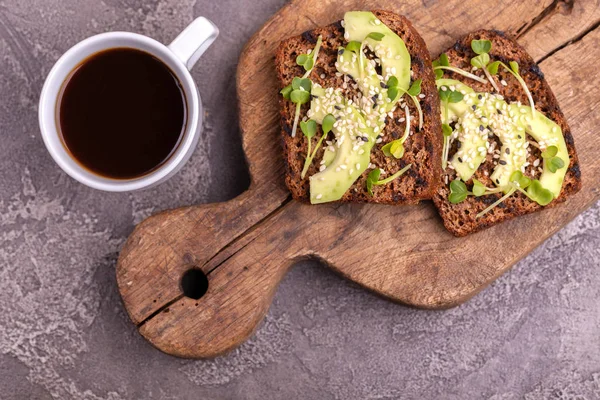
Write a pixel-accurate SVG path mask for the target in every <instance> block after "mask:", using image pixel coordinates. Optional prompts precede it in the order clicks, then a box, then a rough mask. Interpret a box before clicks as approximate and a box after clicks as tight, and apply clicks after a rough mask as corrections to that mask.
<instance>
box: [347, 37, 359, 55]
mask: <svg viewBox="0 0 600 400" xmlns="http://www.w3.org/2000/svg"><path fill="white" fill-rule="evenodd" d="M360 45H361V43H360V42H357V41H356V40H353V41H351V42H349V43H348V45H347V46H346V50H348V51H351V52H354V53H357V54H358V52H359V51H360Z"/></svg>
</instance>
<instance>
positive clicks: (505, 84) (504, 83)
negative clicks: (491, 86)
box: [500, 79, 508, 86]
mask: <svg viewBox="0 0 600 400" xmlns="http://www.w3.org/2000/svg"><path fill="white" fill-rule="evenodd" d="M500 83H501V84H502V86H508V83H506V81H505V80H504V79H502V80H501V81H500Z"/></svg>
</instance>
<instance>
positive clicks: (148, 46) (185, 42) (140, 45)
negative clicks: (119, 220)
mask: <svg viewBox="0 0 600 400" xmlns="http://www.w3.org/2000/svg"><path fill="white" fill-rule="evenodd" d="M218 35H219V30H218V28H217V27H216V26H215V25H214V24H213V23H212V22H210V21H209V20H208V19H206V18H203V17H200V18H197V19H196V20H194V21H193V22H192V23H191V24H190V25H189V26H188V27H187V28H186V29H185V30H184V31H183V32H182V33H181V34H180V35H179V36H178V37H177V38H176V39H175V40H174V41H173V43H171V44H170V45H169V46H165V45H163V44H161V43H159V42H157V41H156V40H154V39H151V38H149V37H147V36H143V35H139V34H136V33H130V32H108V33H102V34H99V35H96V36H92V37H90V38H88V39H85V40H83V41H81V42H79V43H78V44H76V45H75V46H73V47H72V48H71V49H70V50H68V51H67V52H66V53H65V54H64V55H63V56H62V57H61V58H60V59H59V60H58V61H57V62H56V64H55V65H54V67H53V68H52V70H51V71H50V73H49V74H48V77H47V78H46V82H45V83H44V88H43V89H42V94H41V97H40V105H39V120H40V129H41V132H42V138H43V139H44V143H45V144H46V147H47V148H48V151H49V152H50V155H51V156H52V158H53V159H54V161H56V163H57V164H58V165H59V166H60V167H61V168H62V169H63V170H64V171H65V172H66V173H67V174H69V175H70V176H71V177H72V178H74V179H76V180H77V181H79V182H81V183H83V184H85V185H87V186H90V187H92V188H95V189H100V190H105V191H109V192H126V191H131V190H138V189H144V188H148V187H151V186H154V185H157V184H159V183H161V182H164V181H166V180H167V179H169V178H170V177H172V176H173V175H175V173H177V171H178V170H179V169H180V168H181V167H182V166H183V165H184V164H185V163H186V161H187V160H188V159H189V158H190V156H191V155H192V153H193V152H194V149H195V148H196V144H197V143H198V138H199V136H200V133H201V131H202V115H203V113H202V103H201V100H200V94H199V93H198V89H197V87H196V84H195V83H194V80H193V79H192V76H191V74H190V72H189V70H190V69H191V68H192V67H193V66H194V64H195V63H196V61H198V59H199V58H200V56H201V55H202V53H204V51H205V50H206V49H207V48H208V47H209V46H210V45H211V44H212V43H213V42H214V40H215V39H216V38H217V36H218ZM112 48H133V49H138V50H142V51H145V52H147V53H150V54H151V55H153V56H154V57H156V58H158V59H159V60H161V61H162V62H163V63H164V64H165V65H166V66H168V67H169V69H170V70H171V71H172V72H173V73H174V75H175V76H176V77H177V79H178V80H179V82H180V83H181V87H182V88H183V91H184V93H185V98H186V100H187V104H186V107H187V112H186V115H187V125H186V129H185V132H184V133H183V136H182V138H181V140H180V144H179V146H178V147H177V149H176V150H175V151H174V152H173V154H172V155H171V156H170V158H169V159H168V160H167V161H165V162H164V163H163V164H161V165H160V166H159V167H158V168H156V169H154V170H153V171H152V172H150V173H148V174H147V175H144V176H141V177H138V178H133V179H111V178H108V177H103V176H101V175H98V174H95V173H93V172H91V171H89V170H88V169H86V168H85V167H83V166H82V165H81V164H80V163H79V162H78V161H77V160H75V159H74V158H73V156H72V155H71V154H70V152H69V151H68V150H67V148H66V147H65V145H64V144H63V141H62V139H61V135H60V132H59V127H58V121H57V115H58V113H57V106H58V104H59V100H60V95H61V89H62V86H63V84H64V82H65V80H66V79H67V77H68V76H69V74H70V73H71V72H72V71H73V70H74V69H75V68H76V67H77V66H78V65H80V64H81V63H82V62H83V61H84V60H85V59H87V58H88V57H90V56H92V55H94V54H96V53H98V52H100V51H103V50H107V49H112Z"/></svg>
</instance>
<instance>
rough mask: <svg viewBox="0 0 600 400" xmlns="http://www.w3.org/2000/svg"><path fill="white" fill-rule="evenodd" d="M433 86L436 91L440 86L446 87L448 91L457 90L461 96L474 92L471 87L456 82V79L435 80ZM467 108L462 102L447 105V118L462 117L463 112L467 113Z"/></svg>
mask: <svg viewBox="0 0 600 400" xmlns="http://www.w3.org/2000/svg"><path fill="white" fill-rule="evenodd" d="M435 84H436V85H437V88H438V90H439V89H440V88H441V87H442V86H446V87H447V88H449V89H450V90H457V91H459V92H461V93H462V94H463V95H466V94H469V93H473V92H474V90H473V89H472V88H471V87H469V86H467V85H465V84H464V83H462V82H460V81H457V80H456V79H437V80H436V81H435ZM453 88H454V89H453ZM467 107H468V106H467V103H465V102H464V101H460V102H458V103H450V104H448V117H449V118H450V119H451V120H455V119H457V118H458V117H459V116H461V115H463V114H464V113H465V111H467Z"/></svg>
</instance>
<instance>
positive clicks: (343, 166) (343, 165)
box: [340, 164, 348, 169]
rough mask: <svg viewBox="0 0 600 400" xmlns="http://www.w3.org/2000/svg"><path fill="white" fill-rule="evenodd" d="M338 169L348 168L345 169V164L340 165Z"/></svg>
mask: <svg viewBox="0 0 600 400" xmlns="http://www.w3.org/2000/svg"><path fill="white" fill-rule="evenodd" d="M340 168H341V169H346V168H348V167H346V164H342V165H340Z"/></svg>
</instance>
